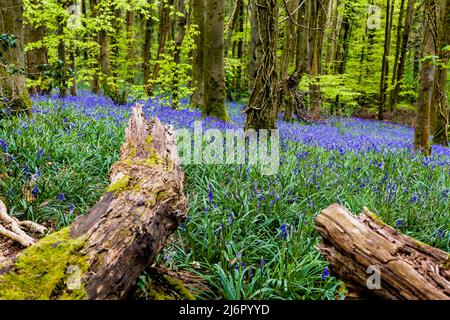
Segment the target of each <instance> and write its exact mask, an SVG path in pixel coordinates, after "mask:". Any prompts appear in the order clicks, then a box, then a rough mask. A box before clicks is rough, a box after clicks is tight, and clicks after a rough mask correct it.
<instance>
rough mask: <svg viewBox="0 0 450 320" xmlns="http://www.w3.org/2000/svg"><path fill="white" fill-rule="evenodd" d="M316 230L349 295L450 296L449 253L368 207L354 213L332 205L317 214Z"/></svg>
mask: <svg viewBox="0 0 450 320" xmlns="http://www.w3.org/2000/svg"><path fill="white" fill-rule="evenodd" d="M316 229H317V230H318V231H319V233H320V235H321V236H322V242H321V243H320V244H319V246H318V250H319V251H320V252H321V253H322V254H323V255H324V256H325V258H326V259H327V260H328V262H329V263H330V271H331V274H332V275H335V276H336V277H337V278H339V279H340V280H342V281H344V282H345V284H346V287H347V289H348V290H349V295H348V296H349V297H351V298H382V299H394V300H397V299H409V300H448V299H450V255H449V254H448V253H446V252H444V251H441V250H439V249H436V248H433V247H431V246H429V245H426V244H424V243H422V242H419V241H417V240H414V239H412V238H410V237H408V236H405V235H403V234H401V233H400V232H398V231H397V230H395V229H394V228H392V227H390V226H388V225H386V224H385V223H383V222H382V221H381V219H380V218H379V217H378V216H377V215H375V214H374V213H371V212H370V211H369V210H368V209H366V208H365V209H364V211H363V212H362V213H361V214H360V215H359V216H354V215H352V214H351V213H350V212H349V211H348V210H347V209H346V208H345V207H343V206H341V205H338V204H333V205H331V206H330V207H328V208H326V209H324V210H323V211H322V212H321V213H320V214H319V215H318V217H317V219H316ZM369 267H370V268H369ZM373 276H378V277H379V285H375V286H374V285H373V284H374V283H375V282H372V280H374V278H373ZM368 283H369V285H368Z"/></svg>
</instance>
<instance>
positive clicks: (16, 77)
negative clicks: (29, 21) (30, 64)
mask: <svg viewBox="0 0 450 320" xmlns="http://www.w3.org/2000/svg"><path fill="white" fill-rule="evenodd" d="M0 8H2V9H1V10H0V22H1V23H0V34H6V35H9V36H11V35H12V36H13V37H14V38H15V39H16V40H15V44H14V45H11V43H10V42H8V43H7V44H6V43H5V45H6V46H7V49H6V50H5V49H4V48H0V53H1V56H0V114H1V113H3V112H6V113H9V112H12V113H14V114H16V113H29V112H30V108H31V102H30V99H29V97H28V91H27V89H26V87H25V73H24V68H25V57H24V48H23V46H24V39H23V33H22V29H23V26H22V20H23V7H22V1H21V0H0ZM8 65H12V66H13V67H14V69H16V71H15V72H13V73H12V74H10V72H8V67H7V66H8ZM0 117H1V115H0Z"/></svg>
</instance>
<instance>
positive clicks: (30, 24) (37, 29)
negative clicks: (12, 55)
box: [24, 0, 51, 94]
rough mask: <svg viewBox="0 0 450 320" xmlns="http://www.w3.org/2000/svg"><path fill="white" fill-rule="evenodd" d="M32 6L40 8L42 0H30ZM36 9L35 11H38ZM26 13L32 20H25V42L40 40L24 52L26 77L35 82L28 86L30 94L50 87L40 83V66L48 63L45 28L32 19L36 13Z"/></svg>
mask: <svg viewBox="0 0 450 320" xmlns="http://www.w3.org/2000/svg"><path fill="white" fill-rule="evenodd" d="M32 3H33V5H34V6H39V11H40V10H42V1H40V0H33V1H32ZM39 11H37V12H39ZM28 15H31V17H30V18H31V19H30V20H33V21H27V23H26V24H25V27H24V37H25V44H26V45H28V44H31V43H37V42H40V43H41V45H40V46H39V47H36V48H33V49H29V50H28V51H27V53H26V60H27V61H26V66H27V75H28V78H29V79H31V80H32V81H36V82H37V84H35V85H33V86H31V87H30V88H29V92H30V93H31V94H44V93H48V92H49V91H50V90H51V88H45V87H43V83H42V71H41V68H40V67H41V66H43V65H48V58H47V47H46V46H45V45H44V43H43V39H44V35H45V28H44V25H43V24H42V23H38V22H36V21H34V19H35V18H36V16H35V15H36V13H34V14H33V13H32V12H30V13H28Z"/></svg>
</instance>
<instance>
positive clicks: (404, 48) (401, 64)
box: [390, 0, 414, 111]
mask: <svg viewBox="0 0 450 320" xmlns="http://www.w3.org/2000/svg"><path fill="white" fill-rule="evenodd" d="M413 14H414V0H408V4H407V5H406V17H405V26H404V28H403V36H402V40H401V49H400V58H399V61H398V69H397V72H396V73H395V75H393V77H394V76H395V81H394V79H393V82H394V84H395V86H394V88H393V89H392V93H391V102H390V105H391V111H393V110H394V109H395V106H396V105H397V103H398V100H399V95H400V85H401V81H402V79H403V74H404V72H405V62H406V56H407V53H408V42H409V35H410V33H411V26H412V19H413Z"/></svg>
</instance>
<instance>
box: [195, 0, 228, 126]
mask: <svg viewBox="0 0 450 320" xmlns="http://www.w3.org/2000/svg"><path fill="white" fill-rule="evenodd" d="M224 13H225V0H206V30H208V31H207V32H206V39H205V44H206V53H205V56H204V59H205V60H204V63H205V65H204V68H205V71H204V72H205V101H204V105H203V106H202V116H203V117H207V116H212V117H216V118H219V119H222V120H224V121H229V120H230V118H229V116H228V113H227V109H226V107H225V64H224V63H225V61H224V32H223V31H224Z"/></svg>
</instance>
